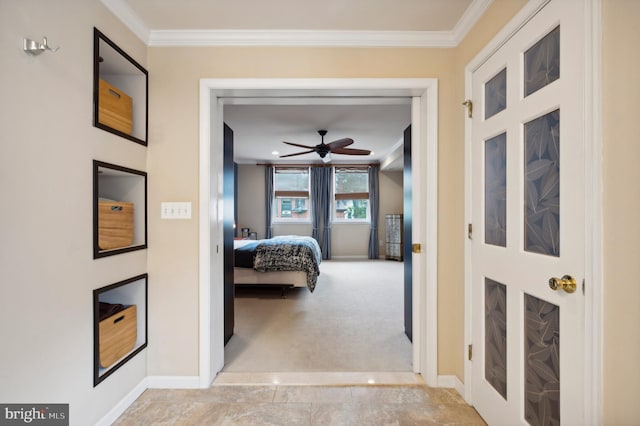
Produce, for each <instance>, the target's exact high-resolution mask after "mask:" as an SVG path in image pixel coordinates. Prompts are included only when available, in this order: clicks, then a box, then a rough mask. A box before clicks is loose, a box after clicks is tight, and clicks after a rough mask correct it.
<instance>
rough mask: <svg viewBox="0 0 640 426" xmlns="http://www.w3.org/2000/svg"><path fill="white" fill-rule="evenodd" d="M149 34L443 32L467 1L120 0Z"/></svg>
mask: <svg viewBox="0 0 640 426" xmlns="http://www.w3.org/2000/svg"><path fill="white" fill-rule="evenodd" d="M125 1H126V3H127V4H128V6H129V7H130V8H131V9H132V11H133V12H134V13H135V14H136V15H138V16H139V17H140V18H141V19H142V21H143V22H144V23H145V25H146V26H147V27H149V28H150V29H154V30H205V29H215V30H221V29H224V30H231V29H234V30H343V31H344V30H362V31H447V30H451V29H453V27H454V26H455V25H456V24H457V23H458V21H459V20H460V17H461V16H462V14H463V13H464V12H465V10H466V9H467V7H469V5H470V4H471V3H472V0H323V1H316V0H268V1H266V0H179V1H177V0H125Z"/></svg>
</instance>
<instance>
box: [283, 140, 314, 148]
mask: <svg viewBox="0 0 640 426" xmlns="http://www.w3.org/2000/svg"><path fill="white" fill-rule="evenodd" d="M282 142H284V143H286V144H287V145H291V146H297V147H299V148H307V149H315V146H308V145H300V144H299V143H293V142H286V141H282Z"/></svg>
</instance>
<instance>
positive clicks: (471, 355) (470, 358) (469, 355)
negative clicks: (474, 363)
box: [468, 345, 473, 361]
mask: <svg viewBox="0 0 640 426" xmlns="http://www.w3.org/2000/svg"><path fill="white" fill-rule="evenodd" d="M468 357H469V361H471V360H473V345H469V348H468Z"/></svg>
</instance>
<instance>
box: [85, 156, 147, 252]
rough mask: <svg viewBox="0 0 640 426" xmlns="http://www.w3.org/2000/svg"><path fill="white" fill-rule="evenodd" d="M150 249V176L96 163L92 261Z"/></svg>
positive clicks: (94, 173) (94, 161) (138, 171)
mask: <svg viewBox="0 0 640 426" xmlns="http://www.w3.org/2000/svg"><path fill="white" fill-rule="evenodd" d="M146 248H147V173H146V172H142V171H140V170H134V169H130V168H127V167H122V166H118V165H115V164H109V163H105V162H102V161H97V160H93V258H94V259H97V258H101V257H105V256H112V255H115V254H120V253H126V252H130V251H134V250H142V249H146Z"/></svg>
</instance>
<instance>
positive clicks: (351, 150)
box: [331, 148, 371, 155]
mask: <svg viewBox="0 0 640 426" xmlns="http://www.w3.org/2000/svg"><path fill="white" fill-rule="evenodd" d="M331 153H332V154H345V155H369V154H371V151H369V150H368V149H354V148H339V149H333V150H331Z"/></svg>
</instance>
